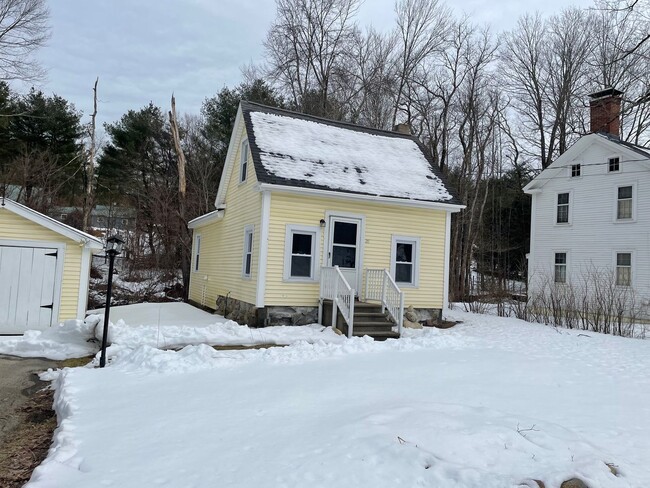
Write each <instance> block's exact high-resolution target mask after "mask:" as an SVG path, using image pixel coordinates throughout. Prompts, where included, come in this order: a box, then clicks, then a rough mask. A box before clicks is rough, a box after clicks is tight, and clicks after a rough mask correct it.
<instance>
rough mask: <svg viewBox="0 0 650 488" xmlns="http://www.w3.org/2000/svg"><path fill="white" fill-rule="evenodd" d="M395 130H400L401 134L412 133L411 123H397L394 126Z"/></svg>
mask: <svg viewBox="0 0 650 488" xmlns="http://www.w3.org/2000/svg"><path fill="white" fill-rule="evenodd" d="M393 132H399V133H400V134H406V135H409V136H410V135H411V124H395V126H394V127H393Z"/></svg>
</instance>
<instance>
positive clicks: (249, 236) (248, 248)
mask: <svg viewBox="0 0 650 488" xmlns="http://www.w3.org/2000/svg"><path fill="white" fill-rule="evenodd" d="M252 267H253V226H252V225H249V226H246V228H245V229H244V259H243V263H242V275H243V276H244V277H245V278H250V276H251V269H252Z"/></svg>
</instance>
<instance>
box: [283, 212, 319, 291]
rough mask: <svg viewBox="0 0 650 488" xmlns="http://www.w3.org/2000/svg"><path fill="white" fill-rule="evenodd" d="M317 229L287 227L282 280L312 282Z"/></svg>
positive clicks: (314, 275) (314, 268)
mask: <svg viewBox="0 0 650 488" xmlns="http://www.w3.org/2000/svg"><path fill="white" fill-rule="evenodd" d="M318 236H319V228H317V227H307V226H294V225H288V226H287V232H286V237H285V253H284V254H285V259H284V278H285V279H286V280H314V279H315V277H316V262H317V260H318V258H317V256H316V249H317V245H318V242H319V241H320V239H319V237H318Z"/></svg>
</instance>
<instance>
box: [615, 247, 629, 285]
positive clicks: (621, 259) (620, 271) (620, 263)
mask: <svg viewBox="0 0 650 488" xmlns="http://www.w3.org/2000/svg"><path fill="white" fill-rule="evenodd" d="M616 284H617V285H619V286H630V285H631V284H632V253H629V252H618V253H616Z"/></svg>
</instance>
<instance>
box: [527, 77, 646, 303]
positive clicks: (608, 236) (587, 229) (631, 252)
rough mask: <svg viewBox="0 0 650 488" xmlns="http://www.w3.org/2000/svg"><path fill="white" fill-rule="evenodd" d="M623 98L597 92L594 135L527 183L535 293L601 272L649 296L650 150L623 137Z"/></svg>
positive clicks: (593, 102)
mask: <svg viewBox="0 0 650 488" xmlns="http://www.w3.org/2000/svg"><path fill="white" fill-rule="evenodd" d="M621 96H622V93H621V92H619V91H617V90H615V89H611V88H610V89H607V90H603V91H601V92H598V93H594V94H593V95H591V96H590V97H591V101H590V115H591V121H590V126H591V127H590V128H591V133H589V134H587V135H585V136H583V137H581V138H580V139H579V140H578V141H577V142H576V143H575V144H574V145H573V146H571V147H570V148H569V149H568V150H567V151H566V152H565V153H564V154H562V155H561V156H560V157H558V158H557V159H556V160H555V161H554V162H553V163H552V164H551V165H549V166H548V167H547V168H546V169H545V170H544V171H542V172H541V173H540V174H539V175H538V176H537V177H536V178H535V179H534V180H532V181H531V182H530V183H529V184H528V185H526V187H525V188H524V191H525V192H526V193H527V194H529V195H531V197H532V211H531V227H530V230H531V233H530V253H529V258H528V272H529V293H530V294H534V293H535V291H536V287H538V286H541V283H543V282H545V283H546V284H548V283H549V282H551V283H555V284H559V285H563V284H570V283H576V284H582V283H584V281H585V279H587V278H588V275H589V274H590V273H592V274H593V272H595V271H597V272H598V273H599V274H598V276H600V277H601V279H602V277H608V279H610V280H611V281H612V282H613V283H614V284H615V286H616V287H621V288H622V289H629V290H633V291H634V292H635V294H636V295H637V296H639V297H641V298H643V297H645V298H648V297H650V150H649V149H646V148H644V147H641V146H637V145H634V144H631V143H628V142H625V141H622V140H621V139H620V138H619V135H620V108H621ZM589 279H592V280H593V277H592V278H589Z"/></svg>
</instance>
